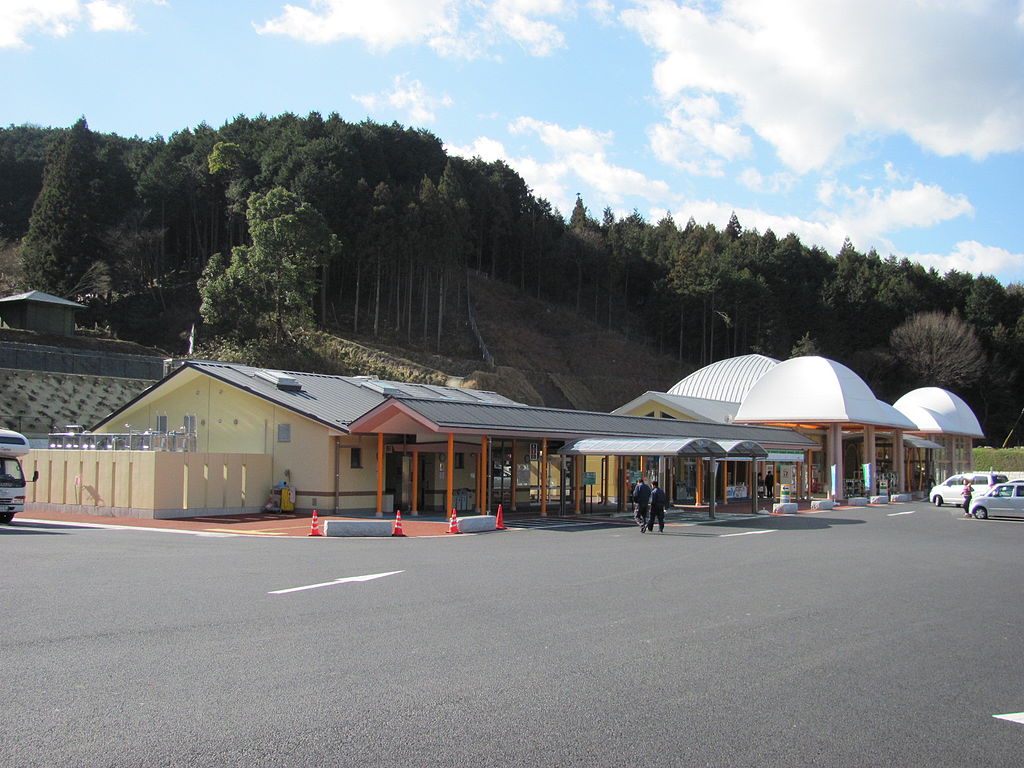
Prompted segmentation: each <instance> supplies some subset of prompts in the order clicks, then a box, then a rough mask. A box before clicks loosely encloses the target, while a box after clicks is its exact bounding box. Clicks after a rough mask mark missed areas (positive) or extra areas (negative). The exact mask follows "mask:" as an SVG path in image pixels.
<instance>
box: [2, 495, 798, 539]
mask: <svg viewBox="0 0 1024 768" xmlns="http://www.w3.org/2000/svg"><path fill="white" fill-rule="evenodd" d="M799 510H800V511H801V512H806V511H809V510H810V503H809V502H807V501H801V502H799ZM753 514H754V513H752V511H751V504H750V502H749V501H743V502H738V503H733V504H723V505H720V506H718V507H717V508H716V510H715V519H718V520H731V519H742V518H744V517H751V516H752V515H753ZM758 514H765V515H767V514H771V504H769V503H768V501H767V500H763V499H762V500H759V503H758ZM503 517H504V520H505V523H506V525H508V526H509V527H510V528H515V527H516V520H517V519H523V520H525V519H530V520H536V519H538V518H539V517H540V515H539V514H537V513H536V512H525V513H523V514H516V513H510V514H507V515H503ZM332 519H338V520H356V519H366V517H345V516H335V515H320V516H319V527H320V531H321V532H323V526H324V523H325V522H326V521H327V520H332ZM548 519H550V520H563V521H569V520H602V521H607V522H612V523H619V524H622V525H635V523H634V521H633V516H632V515H631V514H630V513H629V512H619V511H617V510H616V509H615V508H614V507H613V506H608V507H606V508H604V509H602V508H599V507H598V508H592V509H590V510H588V514H583V515H579V516H575V515H572V516H567V517H561V518H560V517H557V516H555V515H549V516H548ZM710 519H711V518H710V517H709V514H708V508H707V507H706V506H700V507H697V506H692V507H673V508H671V509H669V510H667V511H666V512H665V522H666V523H695V522H707V521H709V520H710ZM31 520H40V521H45V522H51V523H64V524H67V525H94V526H104V527H106V526H112V527H121V528H149V529H158V530H178V531H187V532H189V533H210V534H217V533H233V534H239V535H247V536H291V537H305V536H308V535H309V533H310V528H311V522H312V520H311V515H309V514H304V513H291V512H264V513H253V514H246V515H223V516H218V517H183V518H175V519H173V520H150V519H148V518H133V517H100V516H98V515H65V514H58V513H42V512H39V513H37V512H25V513H23V514H21V515H19V516H18V517H16V518H15V524H17V523H18V522H19V521H21V522H23V523H24V522H29V521H31ZM402 530H403V532H404V533H405V535H406V536H447V535H448V521H447V520H445V519H442V518H441V517H440V516H437V515H429V516H422V517H420V516H417V515H411V514H409V513H405V514H403V515H402Z"/></svg>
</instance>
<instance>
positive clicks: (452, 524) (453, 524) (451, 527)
mask: <svg viewBox="0 0 1024 768" xmlns="http://www.w3.org/2000/svg"><path fill="white" fill-rule="evenodd" d="M448 533H462V531H460V530H459V516H458V515H456V514H455V510H454V509H453V510H452V518H451V520H450V521H449V522H448Z"/></svg>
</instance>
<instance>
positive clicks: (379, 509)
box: [377, 432, 384, 517]
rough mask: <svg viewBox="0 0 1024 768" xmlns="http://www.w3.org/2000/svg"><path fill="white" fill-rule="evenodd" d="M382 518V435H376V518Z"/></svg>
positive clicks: (380, 433)
mask: <svg viewBox="0 0 1024 768" xmlns="http://www.w3.org/2000/svg"><path fill="white" fill-rule="evenodd" d="M383 516H384V433H383V432H378V433H377V517H383Z"/></svg>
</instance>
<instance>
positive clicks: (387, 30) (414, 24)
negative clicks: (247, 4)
mask: <svg viewBox="0 0 1024 768" xmlns="http://www.w3.org/2000/svg"><path fill="white" fill-rule="evenodd" d="M307 2H308V7H306V6H300V5H285V6H284V7H283V9H282V12H281V14H280V15H279V16H277V17H275V18H273V19H270V20H269V21H267V22H265V23H263V24H259V25H256V31H257V32H258V33H260V34H278V35H285V36H287V37H292V38H295V39H297V40H301V41H303V42H307V43H333V42H337V41H339V40H347V39H352V40H361V41H362V42H363V43H364V44H365V45H366V46H367V47H368V48H370V49H371V50H375V51H388V50H391V49H392V48H395V47H397V46H400V45H413V44H426V45H429V46H430V47H431V48H433V49H434V50H435V51H437V52H438V53H439V54H441V55H442V56H450V57H461V58H476V57H478V56H484V55H489V54H488V49H489V48H490V47H491V46H492V45H493V44H494V43H495V42H496V41H499V40H502V39H511V40H513V41H515V42H516V43H518V44H520V45H521V46H523V47H524V48H525V49H526V50H528V51H529V52H530V53H531V54H533V55H534V56H547V55H549V54H550V53H552V52H553V51H554V50H555V49H557V48H560V47H562V46H564V44H565V39H564V36H563V35H562V32H561V30H560V29H559V28H558V27H557V26H556V25H555V24H554V23H552V22H551V21H550V20H549V19H550V18H552V17H554V18H556V19H557V18H561V17H566V16H569V15H571V14H572V13H573V12H574V9H575V4H574V3H573V2H571V0H497V2H491V3H480V2H478V1H477V0H375V2H372V3H367V2H364V0H307Z"/></svg>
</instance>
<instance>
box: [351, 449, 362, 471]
mask: <svg viewBox="0 0 1024 768" xmlns="http://www.w3.org/2000/svg"><path fill="white" fill-rule="evenodd" d="M350 466H351V467H352V469H362V468H363V449H362V448H353V449H352V462H351V464H350Z"/></svg>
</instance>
